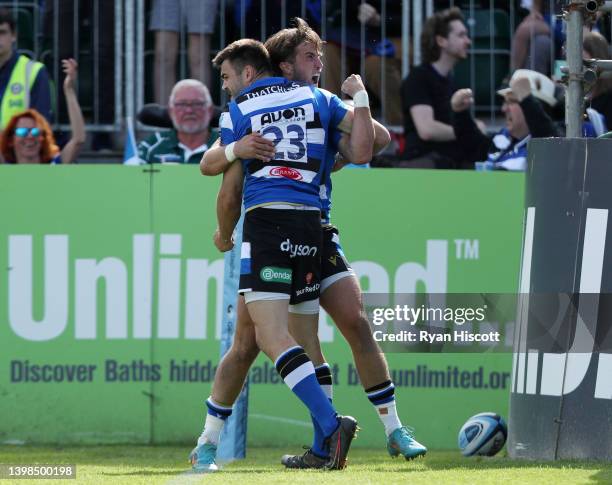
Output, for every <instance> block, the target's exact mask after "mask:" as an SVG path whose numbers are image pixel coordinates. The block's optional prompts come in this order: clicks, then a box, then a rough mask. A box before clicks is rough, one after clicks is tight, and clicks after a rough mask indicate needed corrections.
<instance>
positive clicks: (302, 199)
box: [219, 77, 348, 210]
mask: <svg viewBox="0 0 612 485" xmlns="http://www.w3.org/2000/svg"><path fill="white" fill-rule="evenodd" d="M347 110H348V109H347V107H346V105H345V104H344V103H343V102H342V101H341V100H340V98H338V97H337V96H335V95H334V94H331V93H330V92H328V91H325V90H322V89H318V88H315V87H313V86H310V85H308V84H305V83H298V82H295V81H289V80H287V79H285V78H281V77H269V78H265V79H260V80H258V81H255V82H254V83H252V84H251V85H250V86H248V87H247V88H245V89H243V90H242V91H241V92H240V93H239V94H238V96H236V99H235V100H232V101H231V102H230V103H229V106H228V111H226V112H225V113H223V114H222V116H221V119H220V121H219V125H220V127H221V142H222V144H223V145H228V144H229V143H232V142H234V141H237V140H239V139H240V138H242V137H243V136H245V135H248V134H249V133H252V132H254V131H258V132H259V133H261V134H263V135H264V136H265V137H266V138H269V139H271V140H272V141H273V142H274V145H275V148H276V156H275V157H274V159H273V160H271V161H270V162H268V163H264V162H262V161H261V160H255V159H250V160H243V161H242V163H243V168H244V173H245V185H244V207H245V209H246V210H249V209H252V208H254V207H257V206H261V205H268V204H274V203H288V204H296V205H308V206H312V207H318V208H320V207H321V199H320V185H321V184H322V180H323V174H324V173H325V169H326V164H332V165H333V157H332V158H331V159H329V158H328V157H326V151H327V149H326V147H327V143H328V135H329V133H330V131H334V130H336V129H337V126H338V124H339V123H340V122H341V121H342V119H343V118H344V116H345V115H346V112H347Z"/></svg>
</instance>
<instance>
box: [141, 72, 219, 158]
mask: <svg viewBox="0 0 612 485" xmlns="http://www.w3.org/2000/svg"><path fill="white" fill-rule="evenodd" d="M213 109H214V107H213V104H212V99H211V97H210V92H209V91H208V88H207V87H206V86H205V85H204V84H202V83H201V82H200V81H198V80H196V79H183V80H182V81H179V82H178V83H176V84H175V86H174V88H173V89H172V92H171V93H170V101H169V106H168V112H169V114H170V118H171V119H172V124H173V125H174V128H173V129H171V130H168V131H164V132H156V133H154V134H153V135H151V136H150V137H149V138H147V139H146V140H143V141H141V142H140V143H139V144H138V156H139V157H140V159H141V162H142V163H195V164H199V163H200V160H201V158H202V155H203V154H204V152H205V151H206V150H208V148H209V147H210V146H211V145H212V144H213V143H214V141H215V140H216V139H217V137H218V133H217V132H216V130H213V131H211V130H210V128H209V125H210V120H211V117H212V114H213Z"/></svg>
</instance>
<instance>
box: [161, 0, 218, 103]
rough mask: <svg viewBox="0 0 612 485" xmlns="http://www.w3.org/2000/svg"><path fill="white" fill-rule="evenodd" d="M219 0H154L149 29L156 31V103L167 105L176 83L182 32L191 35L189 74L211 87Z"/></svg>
mask: <svg viewBox="0 0 612 485" xmlns="http://www.w3.org/2000/svg"><path fill="white" fill-rule="evenodd" d="M217 4H218V0H154V2H153V11H152V13H151V26H150V30H153V31H155V101H156V102H157V103H164V102H165V101H166V100H167V99H168V95H169V94H170V89H171V86H173V85H174V83H175V82H176V59H177V57H178V47H179V32H180V31H181V28H182V26H183V25H184V24H186V25H187V33H188V35H189V48H188V49H189V50H188V58H189V74H190V76H191V77H192V78H194V79H199V80H200V81H202V82H203V83H204V84H205V85H206V86H210V38H211V34H212V32H213V31H214V29H215V20H216V18H217Z"/></svg>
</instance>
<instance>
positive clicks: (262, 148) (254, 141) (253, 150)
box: [234, 132, 276, 162]
mask: <svg viewBox="0 0 612 485" xmlns="http://www.w3.org/2000/svg"><path fill="white" fill-rule="evenodd" d="M275 153H276V150H275V149H274V143H273V142H272V140H269V139H267V138H264V137H263V136H261V134H260V133H257V132H254V133H250V134H249V135H246V136H244V137H242V138H241V139H240V140H238V141H237V142H236V144H235V145H234V154H235V155H236V156H237V157H238V158H241V159H242V160H247V159H249V158H257V159H258V160H263V161H264V162H269V161H270V160H272V159H273V158H274V154H275Z"/></svg>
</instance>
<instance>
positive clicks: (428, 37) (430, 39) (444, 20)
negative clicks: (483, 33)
mask: <svg viewBox="0 0 612 485" xmlns="http://www.w3.org/2000/svg"><path fill="white" fill-rule="evenodd" d="M453 20H459V21H461V22H463V23H465V19H464V18H463V14H462V13H461V10H459V8H458V7H452V8H447V9H446V10H441V11H440V12H436V13H434V14H433V15H432V16H431V17H429V18H428V19H427V20H426V21H425V25H424V26H423V31H422V32H421V59H422V61H423V64H431V63H432V62H436V61H437V60H438V59H440V54H441V53H440V46H439V45H438V42H437V41H436V37H437V36H440V37H444V38H446V37H448V34H449V33H450V23H451V22H452V21H453Z"/></svg>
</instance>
